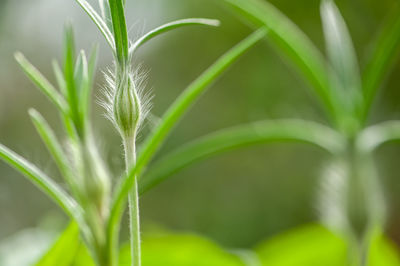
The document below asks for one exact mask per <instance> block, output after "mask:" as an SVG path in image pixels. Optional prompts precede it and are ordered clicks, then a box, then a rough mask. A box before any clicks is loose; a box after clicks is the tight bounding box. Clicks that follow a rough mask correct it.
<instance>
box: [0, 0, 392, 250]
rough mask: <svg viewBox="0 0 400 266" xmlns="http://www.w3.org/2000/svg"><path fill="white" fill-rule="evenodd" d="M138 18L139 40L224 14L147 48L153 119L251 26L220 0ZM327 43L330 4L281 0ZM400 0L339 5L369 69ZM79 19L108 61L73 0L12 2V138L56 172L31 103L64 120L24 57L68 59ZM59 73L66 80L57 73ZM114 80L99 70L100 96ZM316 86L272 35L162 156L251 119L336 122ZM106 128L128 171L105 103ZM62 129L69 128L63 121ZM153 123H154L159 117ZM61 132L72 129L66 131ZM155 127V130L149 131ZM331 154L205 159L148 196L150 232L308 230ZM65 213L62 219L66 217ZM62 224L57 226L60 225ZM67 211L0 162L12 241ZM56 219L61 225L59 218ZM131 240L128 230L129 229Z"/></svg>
mask: <svg viewBox="0 0 400 266" xmlns="http://www.w3.org/2000/svg"><path fill="white" fill-rule="evenodd" d="M127 2H128V10H127V17H128V21H129V23H128V26H130V27H131V31H130V33H131V36H132V37H134V36H138V35H139V34H140V33H143V32H145V31H146V30H149V29H151V28H154V27H155V26H158V25H160V24H162V23H165V22H168V21H171V20H175V19H179V18H186V17H209V18H217V19H220V20H221V22H222V25H221V27H219V28H216V29H214V28H207V27H190V28H184V29H180V30H178V31H174V32H172V33H169V34H167V35H165V36H161V37H158V38H157V39H155V40H153V41H152V42H150V43H149V44H148V45H146V46H145V47H144V48H142V49H141V50H140V51H139V58H138V61H139V62H142V65H143V68H144V69H145V70H147V71H148V73H149V74H148V82H147V88H148V89H149V90H152V91H153V94H154V96H155V97H154V101H153V105H154V107H153V115H154V116H155V118H154V120H155V121H156V119H157V118H156V117H159V116H160V115H161V114H162V113H163V112H164V111H165V110H166V108H167V107H168V106H169V104H170V103H171V102H172V101H173V100H174V99H175V98H176V97H177V95H178V94H179V93H180V92H182V91H183V89H184V88H185V87H186V86H187V85H188V84H189V83H190V82H191V81H192V80H193V79H195V78H196V77H197V76H198V75H199V74H200V73H201V72H202V71H203V70H204V69H205V68H207V66H209V65H210V64H211V63H212V62H214V60H216V59H217V58H218V56H219V55H221V54H222V53H224V52H225V51H226V50H227V49H229V48H230V47H232V46H233V45H234V44H235V43H237V42H238V41H239V40H241V39H243V38H244V37H245V36H246V35H248V34H249V33H250V32H251V30H252V29H251V28H249V27H248V26H247V25H246V24H244V23H243V22H242V21H240V20H239V19H238V18H237V16H236V15H235V14H234V13H233V12H232V11H231V10H230V9H228V8H227V7H225V6H224V5H223V4H222V1H219V0H128V1H127ZM270 2H271V3H273V4H274V5H275V6H277V7H278V8H279V9H280V10H282V11H283V12H284V13H285V14H287V15H288V16H289V17H290V18H291V19H292V20H293V21H294V22H295V23H297V24H298V25H299V27H300V28H301V29H302V30H304V31H305V32H306V33H307V34H308V35H309V36H310V38H311V39H312V40H313V41H314V42H315V43H316V44H317V46H318V47H319V48H320V49H321V50H324V44H323V36H322V29H321V22H320V17H319V4H320V1H319V0H304V1H293V0H271V1H270ZM396 2H397V3H398V0H380V1H376V0H352V1H348V0H347V1H346V0H342V1H336V3H337V4H338V6H339V8H340V10H341V11H342V13H343V16H344V18H345V20H346V22H347V23H348V26H349V29H350V32H351V34H352V36H353V41H354V43H355V46H356V50H357V54H358V56H359V58H360V65H361V67H363V66H364V65H365V60H366V59H367V58H368V55H369V52H370V50H371V48H372V47H373V44H374V43H373V40H374V39H375V36H376V34H377V33H378V31H379V28H380V25H381V24H382V22H383V20H384V18H385V16H386V15H387V14H388V13H389V12H390V11H391V10H392V8H393V5H394V4H396ZM66 21H72V23H73V25H74V26H75V30H76V33H77V38H76V39H77V45H78V47H79V48H84V49H89V48H90V47H91V45H92V43H93V41H98V42H99V43H100V44H101V52H100V62H99V69H100V70H102V71H105V70H106V69H107V67H110V63H111V54H110V52H109V49H108V48H107V47H106V45H105V43H104V41H103V40H102V38H101V36H100V34H99V33H98V31H97V29H96V28H95V26H94V25H93V23H92V22H91V21H90V20H89V18H88V17H87V16H86V15H85V14H84V13H83V11H82V10H81V9H80V8H79V7H78V5H77V4H76V3H75V1H73V0H57V1H55V0H19V1H12V0H1V1H0V81H1V82H0V142H1V143H4V144H5V145H7V146H8V147H10V148H12V149H14V150H15V151H17V152H18V153H20V154H22V155H24V156H25V157H27V158H28V159H30V160H31V161H33V162H34V163H37V164H38V165H40V166H41V167H42V168H44V169H46V170H47V171H48V172H49V173H56V169H55V167H54V165H53V163H52V161H51V160H50V159H49V158H50V157H49V155H48V154H47V153H46V150H45V148H44V146H43V145H42V143H41V141H40V138H39V136H38V135H37V134H36V132H35V130H34V127H33V126H32V124H31V122H30V120H29V117H28V115H27V110H28V108H30V107H34V108H36V109H38V110H39V111H40V112H41V113H42V114H44V116H45V117H46V118H47V119H48V120H49V122H51V123H52V125H54V127H55V128H58V129H60V128H61V126H60V123H59V122H58V117H57V115H56V113H55V112H54V110H53V109H52V106H51V104H50V103H49V102H48V101H47V100H46V99H45V97H44V96H43V95H41V94H40V92H38V90H36V89H35V88H34V85H32V84H31V83H30V82H29V81H28V79H27V78H26V77H25V76H24V74H23V73H22V71H21V70H20V69H19V68H18V66H17V64H16V63H15V61H14V58H13V53H14V52H15V51H17V50H19V51H22V52H23V53H24V54H25V55H26V56H27V58H29V60H30V61H31V62H33V63H34V64H35V65H36V66H37V67H38V68H39V69H40V70H41V71H42V72H43V73H44V74H45V75H46V76H48V77H53V75H52V72H51V60H52V59H53V58H60V55H61V52H62V51H61V47H62V31H63V25H64V24H65V22H66ZM52 80H54V79H52ZM102 82H103V76H102V74H101V71H98V74H97V82H96V84H97V85H96V89H95V92H96V96H94V97H93V98H94V100H95V101H96V100H98V98H99V95H100V90H101V87H100V86H99V84H102ZM399 86H400V63H397V64H396V65H395V68H394V70H393V73H392V74H391V75H390V78H389V79H388V80H387V82H386V83H385V87H384V88H383V89H382V90H381V91H380V94H379V97H378V98H377V101H376V102H375V104H374V108H373V113H372V115H371V118H370V123H371V124H373V123H376V122H379V121H384V120H390V119H398V118H400V90H399ZM308 89H309V88H308V85H307V84H306V83H305V82H304V81H303V80H302V79H301V78H300V77H299V75H297V73H296V72H295V71H293V69H292V68H291V67H290V65H288V64H286V62H285V61H284V60H283V59H282V58H281V57H279V56H278V55H277V54H276V53H275V51H274V50H273V49H271V47H269V45H268V44H267V43H266V42H261V43H260V44H258V45H257V46H256V47H255V48H254V49H252V50H251V51H250V52H249V53H247V54H246V55H245V56H244V57H243V58H242V59H241V60H239V62H238V63H236V64H235V65H234V66H233V67H232V68H230V69H229V71H228V72H227V73H226V74H225V75H223V77H222V78H220V79H219V80H218V82H216V83H215V84H214V85H213V86H212V87H211V88H210V90H209V91H208V92H207V93H206V94H205V95H204V96H203V97H202V98H201V100H200V101H199V102H197V104H196V105H195V106H194V108H192V109H191V110H190V112H189V113H188V114H187V115H186V116H185V118H184V119H183V120H182V121H181V123H180V124H179V126H178V127H177V128H176V129H175V130H174V131H173V134H172V135H171V137H170V138H169V139H168V142H167V143H166V145H165V146H164V148H163V149H162V150H161V152H160V153H159V154H160V155H161V154H163V153H164V154H165V152H167V151H169V150H171V149H173V148H174V147H178V146H179V145H181V144H183V143H185V142H187V141H189V140H191V139H194V138H196V137H198V136H202V135H204V134H206V133H208V132H212V131H215V130H218V129H222V128H225V127H228V126H233V125H238V124H242V123H247V122H251V121H257V120H264V119H274V118H304V119H310V120H315V121H320V122H323V123H325V117H324V114H323V113H322V111H321V110H322V109H321V108H320V106H319V105H318V104H317V101H316V100H315V99H314V97H313V96H312V95H311V94H310V93H309V91H308ZM94 109H95V110H94V112H93V116H94V118H95V119H94V120H95V121H94V122H95V133H96V135H97V137H98V139H99V142H100V143H101V144H102V148H103V150H104V154H105V156H106V157H107V158H108V160H109V161H110V163H111V164H112V166H113V170H114V171H115V172H116V173H119V172H121V171H122V165H123V161H122V159H121V158H122V151H121V144H120V140H119V137H118V135H117V134H116V132H115V130H114V129H113V127H112V125H110V123H109V122H108V121H107V120H106V119H105V118H104V117H103V110H102V109H101V108H99V107H98V106H95V108H94ZM57 125H59V126H57ZM148 127H149V128H151V123H149V126H148ZM59 132H61V131H60V130H59ZM147 132H148V129H144V130H143V132H142V138H141V139H143V138H144V137H145V135H146V133H147ZM399 153H400V152H399V147H398V146H396V145H395V144H394V145H393V144H391V145H386V146H384V147H383V148H381V149H380V150H379V151H378V154H377V159H378V166H379V171H380V173H381V178H382V182H383V183H384V185H385V195H386V199H387V201H388V202H389V205H390V217H389V222H388V226H387V231H388V235H389V236H390V237H391V238H392V239H394V240H395V241H397V243H400V227H399V226H398V225H399V224H400V193H399V191H400V180H399V179H398V178H399V177H398V172H399V170H400V168H399V165H398V158H399V155H400V154H399ZM326 159H327V156H326V154H325V153H323V152H322V151H320V150H318V149H317V148H313V147H310V146H307V145H301V144H284V143H282V144H273V145H271V144H267V145H264V146H258V147H251V148H246V149H244V150H240V151H234V152H230V153H229V154H225V155H223V156H219V157H217V158H213V159H210V160H208V161H205V162H202V163H199V164H196V165H194V166H192V167H190V168H187V169H185V170H183V171H181V172H180V173H178V174H176V175H175V176H174V177H173V178H171V179H169V180H168V181H166V182H165V183H162V184H161V185H160V186H158V187H157V188H155V189H154V190H152V191H150V192H148V193H147V194H146V195H145V196H143V197H142V199H141V208H142V209H141V213H142V216H141V217H142V222H143V224H144V228H145V231H146V230H147V229H146V228H153V227H165V228H168V229H171V230H174V231H189V232H195V233H198V234H202V235H205V236H207V237H209V238H211V239H213V240H214V241H216V242H218V243H220V244H221V245H224V246H226V247H232V248H247V247H252V246H254V245H255V244H257V243H259V242H260V241H261V240H263V239H265V238H268V237H271V236H273V235H276V234H279V233H281V232H284V231H286V230H288V229H291V228H294V227H296V226H299V225H302V224H305V223H309V222H312V221H317V220H318V213H317V210H316V205H317V204H316V202H315V199H316V194H317V192H318V190H319V181H318V180H319V179H318V177H319V174H320V172H321V170H322V168H323V166H324V163H325V161H326ZM54 220H56V222H54ZM49 221H50V222H49ZM63 221H66V217H65V216H64V215H63V214H62V213H61V211H60V210H58V209H57V207H56V206H55V205H54V204H53V203H52V202H51V201H50V200H48V199H47V198H46V197H45V196H43V195H42V193H41V192H40V191H39V190H38V189H36V188H35V187H33V186H32V185H31V183H29V182H28V181H27V180H26V179H25V178H23V177H22V176H20V175H19V174H18V173H16V172H15V171H14V170H13V169H11V168H9V167H8V166H6V165H5V164H4V163H1V162H0V239H5V238H7V237H8V236H11V235H13V234H15V233H16V232H19V231H20V230H22V229H24V228H30V227H36V226H38V225H43V224H45V226H49V227H50V226H54V225H53V224H61V225H62V224H65V223H63ZM49 224H50V225H49ZM122 237H123V238H126V236H122Z"/></svg>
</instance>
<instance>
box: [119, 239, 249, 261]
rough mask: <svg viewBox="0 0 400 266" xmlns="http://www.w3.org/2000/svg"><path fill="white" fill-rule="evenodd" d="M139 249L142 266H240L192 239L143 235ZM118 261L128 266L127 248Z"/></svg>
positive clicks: (219, 250) (216, 248)
mask: <svg viewBox="0 0 400 266" xmlns="http://www.w3.org/2000/svg"><path fill="white" fill-rule="evenodd" d="M142 249H143V265H145V266H158V265H164V266H186V265H193V266H206V265H207V266H214V265H215V266H244V264H243V262H242V261H241V259H240V258H239V257H237V256H235V255H233V254H230V253H228V252H226V251H224V250H223V249H222V248H220V247H219V246H218V245H216V244H215V243H213V242H211V241H210V240H207V239H205V238H203V237H200V236H196V235H190V234H170V233H155V234H150V235H145V236H144V237H143V243H142ZM155 254H156V255H155ZM120 258H121V261H120V266H128V265H130V253H129V246H128V245H126V246H123V247H122V249H121V251H120Z"/></svg>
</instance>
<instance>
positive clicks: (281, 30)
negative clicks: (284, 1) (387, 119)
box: [224, 0, 337, 118]
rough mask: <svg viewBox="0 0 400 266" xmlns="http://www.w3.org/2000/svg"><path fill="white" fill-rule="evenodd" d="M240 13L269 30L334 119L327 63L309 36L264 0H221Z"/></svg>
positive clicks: (278, 45)
mask: <svg viewBox="0 0 400 266" xmlns="http://www.w3.org/2000/svg"><path fill="white" fill-rule="evenodd" d="M224 1H225V2H227V3H229V4H230V5H232V6H233V7H234V8H235V9H236V10H237V11H239V13H240V14H242V15H243V16H244V17H246V18H248V19H249V20H251V21H253V22H255V23H256V24H257V25H260V24H261V25H264V26H265V27H267V28H268V29H269V30H270V32H269V34H268V40H270V41H271V42H272V43H273V44H275V46H276V47H277V48H278V49H280V50H281V51H282V52H283V53H284V54H285V55H286V56H287V57H288V58H289V59H291V61H292V62H293V63H294V65H296V66H297V67H298V69H299V70H300V72H302V73H303V74H304V76H305V77H306V78H307V80H308V81H309V82H310V84H311V85H312V87H313V89H314V92H315V93H316V95H317V96H319V98H321V100H322V102H323V104H324V107H325V108H326V109H327V111H328V113H329V114H330V115H331V118H335V112H336V109H335V108H336V104H337V103H336V102H334V99H332V98H331V95H330V86H329V76H328V73H327V71H326V62H325V59H324V58H323V56H322V54H321V52H320V51H319V50H318V49H317V48H316V47H315V46H314V44H313V43H312V42H311V41H310V39H309V38H308V37H307V36H306V35H305V34H304V33H303V32H302V31H301V30H300V29H299V28H298V27H297V26H296V25H295V24H294V23H293V22H292V21H291V20H290V19H289V18H287V17H286V16H285V15H284V14H282V13H281V12H280V11H279V10H278V9H276V8H275V7H274V6H273V5H271V4H270V3H268V2H267V1H263V0H224Z"/></svg>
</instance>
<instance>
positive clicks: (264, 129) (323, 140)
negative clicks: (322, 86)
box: [140, 120, 344, 193]
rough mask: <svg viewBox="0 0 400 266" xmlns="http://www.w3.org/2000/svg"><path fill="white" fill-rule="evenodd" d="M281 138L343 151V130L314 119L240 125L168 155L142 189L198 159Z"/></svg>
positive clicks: (146, 177)
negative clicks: (326, 125)
mask: <svg viewBox="0 0 400 266" xmlns="http://www.w3.org/2000/svg"><path fill="white" fill-rule="evenodd" d="M279 141H295V142H305V143H310V144H313V145H316V146H318V147H320V148H322V149H324V150H326V151H328V152H330V153H332V154H336V153H338V152H340V151H342V150H343V146H344V140H342V137H341V135H340V134H339V133H337V132H335V131H334V130H332V129H330V128H328V127H325V126H323V125H320V124H318V123H313V122H307V121H302V120H277V121H262V122H257V123H252V124H248V125H242V126H237V127H233V128H230V129H224V130H221V131H218V132H215V133H212V134H209V135H207V136H204V137H202V138H200V139H198V140H195V141H192V142H190V143H189V144H187V145H185V146H183V147H181V148H178V149H177V150H176V151H173V152H171V153H169V154H167V155H165V156H164V157H163V158H161V159H160V160H158V161H157V162H155V163H154V164H153V165H152V166H151V168H150V169H149V171H148V172H146V173H145V174H144V176H143V178H142V179H140V192H141V193H143V192H145V191H147V190H149V189H151V188H152V187H154V186H155V185H157V184H159V183H160V182H162V181H164V180H165V179H167V178H168V177H170V176H171V175H172V174H174V173H176V172H178V171H179V170H181V169H183V168H185V167H187V166H188V165H191V164H193V163H195V162H198V161H201V160H204V159H207V158H209V157H212V156H215V155H218V154H221V153H224V152H229V151H231V150H234V149H239V148H244V147H247V146H250V145H257V144H262V143H269V142H279Z"/></svg>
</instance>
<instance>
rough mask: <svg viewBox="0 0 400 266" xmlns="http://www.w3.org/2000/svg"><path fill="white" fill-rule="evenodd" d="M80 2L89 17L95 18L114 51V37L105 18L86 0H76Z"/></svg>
mask: <svg viewBox="0 0 400 266" xmlns="http://www.w3.org/2000/svg"><path fill="white" fill-rule="evenodd" d="M76 1H77V2H78V4H79V5H80V6H81V7H82V8H83V10H85V12H86V13H87V14H88V15H89V17H90V18H91V19H92V20H93V22H94V24H96V26H97V28H98V29H99V30H100V32H101V33H102V34H103V36H104V38H105V39H106V41H107V43H108V45H110V47H111V49H112V50H113V51H114V50H115V46H114V37H113V35H112V33H111V31H110V29H109V28H108V26H107V24H106V23H105V22H104V20H103V19H102V18H101V17H100V16H99V14H97V12H96V11H95V10H94V9H93V7H92V6H91V5H90V4H89V3H88V2H87V1H85V0H76Z"/></svg>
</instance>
